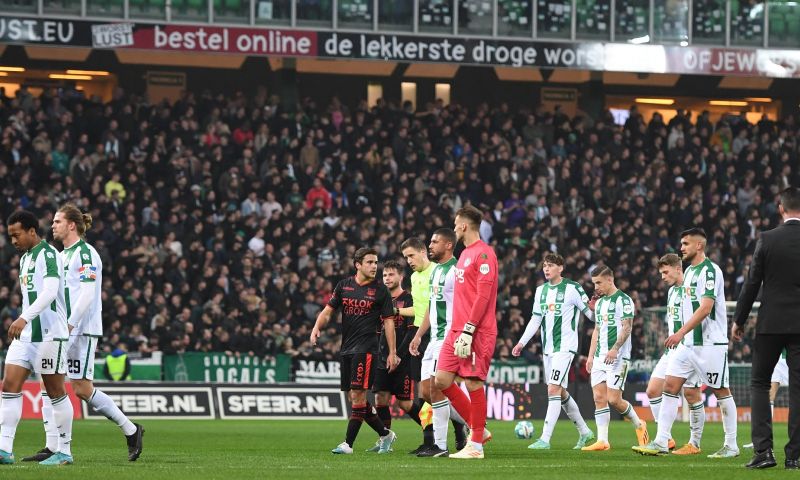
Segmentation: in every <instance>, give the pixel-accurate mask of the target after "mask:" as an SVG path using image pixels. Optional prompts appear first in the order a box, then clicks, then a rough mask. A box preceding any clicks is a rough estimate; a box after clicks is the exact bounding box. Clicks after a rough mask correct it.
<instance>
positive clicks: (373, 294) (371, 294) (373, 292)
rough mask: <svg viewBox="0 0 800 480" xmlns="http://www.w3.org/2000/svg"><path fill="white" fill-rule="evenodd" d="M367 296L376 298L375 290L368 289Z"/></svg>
mask: <svg viewBox="0 0 800 480" xmlns="http://www.w3.org/2000/svg"><path fill="white" fill-rule="evenodd" d="M367 296H368V297H374V296H375V289H374V288H368V289H367Z"/></svg>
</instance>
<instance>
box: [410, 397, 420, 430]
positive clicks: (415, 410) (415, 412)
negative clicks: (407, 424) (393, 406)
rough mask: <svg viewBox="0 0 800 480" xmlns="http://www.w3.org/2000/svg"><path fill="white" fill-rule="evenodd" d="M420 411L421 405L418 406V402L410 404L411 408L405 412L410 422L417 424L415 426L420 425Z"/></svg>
mask: <svg viewBox="0 0 800 480" xmlns="http://www.w3.org/2000/svg"><path fill="white" fill-rule="evenodd" d="M421 409H422V405H419V402H414V403H412V404H411V408H409V409H408V411H407V412H406V413H407V414H408V416H409V417H411V420H414V421H415V422H417V425H420V426H421V425H422V420H420V419H419V411H420V410H421Z"/></svg>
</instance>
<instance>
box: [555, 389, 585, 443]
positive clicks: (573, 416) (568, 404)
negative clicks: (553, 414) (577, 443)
mask: <svg viewBox="0 0 800 480" xmlns="http://www.w3.org/2000/svg"><path fill="white" fill-rule="evenodd" d="M567 395H568V396H567V399H566V400H561V408H562V409H563V410H564V413H566V414H567V417H569V419H570V420H572V423H573V424H575V427H576V428H577V429H578V433H580V434H581V435H586V434H587V433H590V432H591V430H590V429H589V426H588V425H586V420H584V419H583V415H581V410H580V408H578V404H577V403H576V402H575V399H574V398H572V396H571V395H569V394H567Z"/></svg>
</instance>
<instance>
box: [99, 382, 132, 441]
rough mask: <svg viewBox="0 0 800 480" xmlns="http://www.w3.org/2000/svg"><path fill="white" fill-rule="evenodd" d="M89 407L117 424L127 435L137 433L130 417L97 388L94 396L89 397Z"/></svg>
mask: <svg viewBox="0 0 800 480" xmlns="http://www.w3.org/2000/svg"><path fill="white" fill-rule="evenodd" d="M89 405H91V406H92V408H94V409H95V410H97V411H98V412H100V413H102V414H103V415H104V416H105V417H106V418H107V419H109V420H111V421H112V422H114V423H116V424H117V426H118V427H119V428H121V429H122V433H124V434H125V435H133V434H134V433H136V425H134V424H133V422H131V421H130V420H128V417H126V416H125V414H124V413H122V410H120V409H119V407H118V406H117V404H116V403H114V400H111V397H109V396H108V395H106V394H105V393H103V392H101V391H100V390H99V389H97V388H95V389H94V391H93V392H92V396H91V397H89Z"/></svg>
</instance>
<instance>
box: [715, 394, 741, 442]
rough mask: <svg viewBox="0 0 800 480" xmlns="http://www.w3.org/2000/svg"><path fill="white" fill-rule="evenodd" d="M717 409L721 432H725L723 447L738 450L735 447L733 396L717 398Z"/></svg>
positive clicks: (735, 414) (734, 407)
mask: <svg viewBox="0 0 800 480" xmlns="http://www.w3.org/2000/svg"><path fill="white" fill-rule="evenodd" d="M718 400H719V409H720V411H721V412H722V430H723V431H724V432H725V445H726V446H728V447H730V448H733V449H736V450H738V449H739V447H738V446H737V445H736V417H737V412H736V402H734V401H733V396H732V395H728V396H727V397H722V398H719V399H718Z"/></svg>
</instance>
